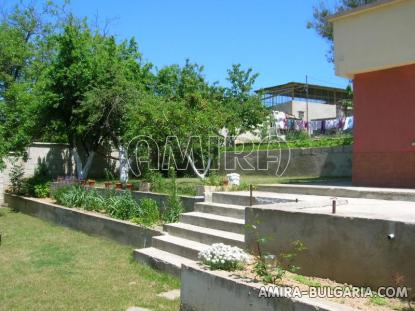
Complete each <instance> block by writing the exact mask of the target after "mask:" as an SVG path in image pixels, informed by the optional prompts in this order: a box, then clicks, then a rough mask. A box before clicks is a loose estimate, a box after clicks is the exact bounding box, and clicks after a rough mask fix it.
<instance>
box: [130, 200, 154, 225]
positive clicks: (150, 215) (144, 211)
mask: <svg viewBox="0 0 415 311" xmlns="http://www.w3.org/2000/svg"><path fill="white" fill-rule="evenodd" d="M138 204H139V206H140V211H141V216H140V217H138V218H137V217H136V218H133V221H134V222H136V223H139V224H143V225H145V226H152V225H154V224H156V223H158V222H159V221H160V210H159V207H158V205H157V202H156V201H154V200H153V199H149V198H144V199H141V200H140V201H139V203H138Z"/></svg>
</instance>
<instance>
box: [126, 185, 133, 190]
mask: <svg viewBox="0 0 415 311" xmlns="http://www.w3.org/2000/svg"><path fill="white" fill-rule="evenodd" d="M125 186H126V188H127V189H128V190H133V184H126V185H125Z"/></svg>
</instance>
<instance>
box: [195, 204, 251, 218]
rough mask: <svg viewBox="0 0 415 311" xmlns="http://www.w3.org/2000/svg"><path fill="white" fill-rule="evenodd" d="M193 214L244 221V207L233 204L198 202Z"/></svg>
mask: <svg viewBox="0 0 415 311" xmlns="http://www.w3.org/2000/svg"><path fill="white" fill-rule="evenodd" d="M195 212H201V213H209V214H216V215H220V216H225V217H233V218H238V219H245V207H243V206H240V205H233V204H221V203H212V202H199V203H196V204H195Z"/></svg>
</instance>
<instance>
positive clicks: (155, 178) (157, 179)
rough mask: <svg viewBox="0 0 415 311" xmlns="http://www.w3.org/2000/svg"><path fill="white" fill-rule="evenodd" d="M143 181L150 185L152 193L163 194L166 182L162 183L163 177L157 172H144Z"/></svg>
mask: <svg viewBox="0 0 415 311" xmlns="http://www.w3.org/2000/svg"><path fill="white" fill-rule="evenodd" d="M143 181H145V182H149V183H150V184H151V191H152V192H164V191H163V190H164V189H165V186H166V182H165V181H164V178H163V175H161V173H160V172H159V171H155V170H148V171H146V172H145V174H144V177H143Z"/></svg>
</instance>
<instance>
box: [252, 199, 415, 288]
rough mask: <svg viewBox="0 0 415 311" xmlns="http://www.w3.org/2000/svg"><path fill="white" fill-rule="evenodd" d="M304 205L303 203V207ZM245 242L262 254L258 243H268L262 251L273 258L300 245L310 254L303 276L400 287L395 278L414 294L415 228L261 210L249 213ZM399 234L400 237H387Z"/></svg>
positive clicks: (304, 256)
mask: <svg viewBox="0 0 415 311" xmlns="http://www.w3.org/2000/svg"><path fill="white" fill-rule="evenodd" d="M298 204H300V203H298ZM245 218H246V223H247V224H255V225H256V228H257V231H256V232H254V231H253V230H247V232H246V234H245V241H246V244H247V247H248V248H249V249H250V250H253V251H255V250H256V249H257V245H256V241H257V239H258V236H259V237H266V239H267V241H266V242H265V244H263V245H262V247H263V251H264V252H268V253H271V254H274V255H278V254H281V253H290V252H292V249H293V246H292V242H293V241H297V240H300V241H302V242H303V243H304V244H305V246H306V248H307V249H306V250H305V251H304V252H302V253H300V254H299V256H298V257H297V258H296V262H295V264H296V265H297V266H299V267H301V270H300V272H299V273H301V274H304V275H310V276H318V277H323V278H330V279H332V280H335V281H337V282H340V283H347V284H353V285H355V286H370V287H373V288H377V287H381V286H396V284H395V278H396V276H398V275H400V276H404V284H406V285H407V286H409V287H412V288H415V269H414V265H413V260H412V258H415V245H414V240H415V224H414V223H409V222H408V223H405V222H401V221H392V220H388V219H375V218H358V217H350V216H342V215H335V216H333V215H331V214H319V213H307V212H301V210H299V209H295V208H294V207H292V209H291V208H288V207H287V208H284V209H283V207H276V206H256V207H248V208H246V210H245ZM391 232H394V234H395V237H394V238H393V239H391V238H389V237H388V235H389V234H390V233H391Z"/></svg>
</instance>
